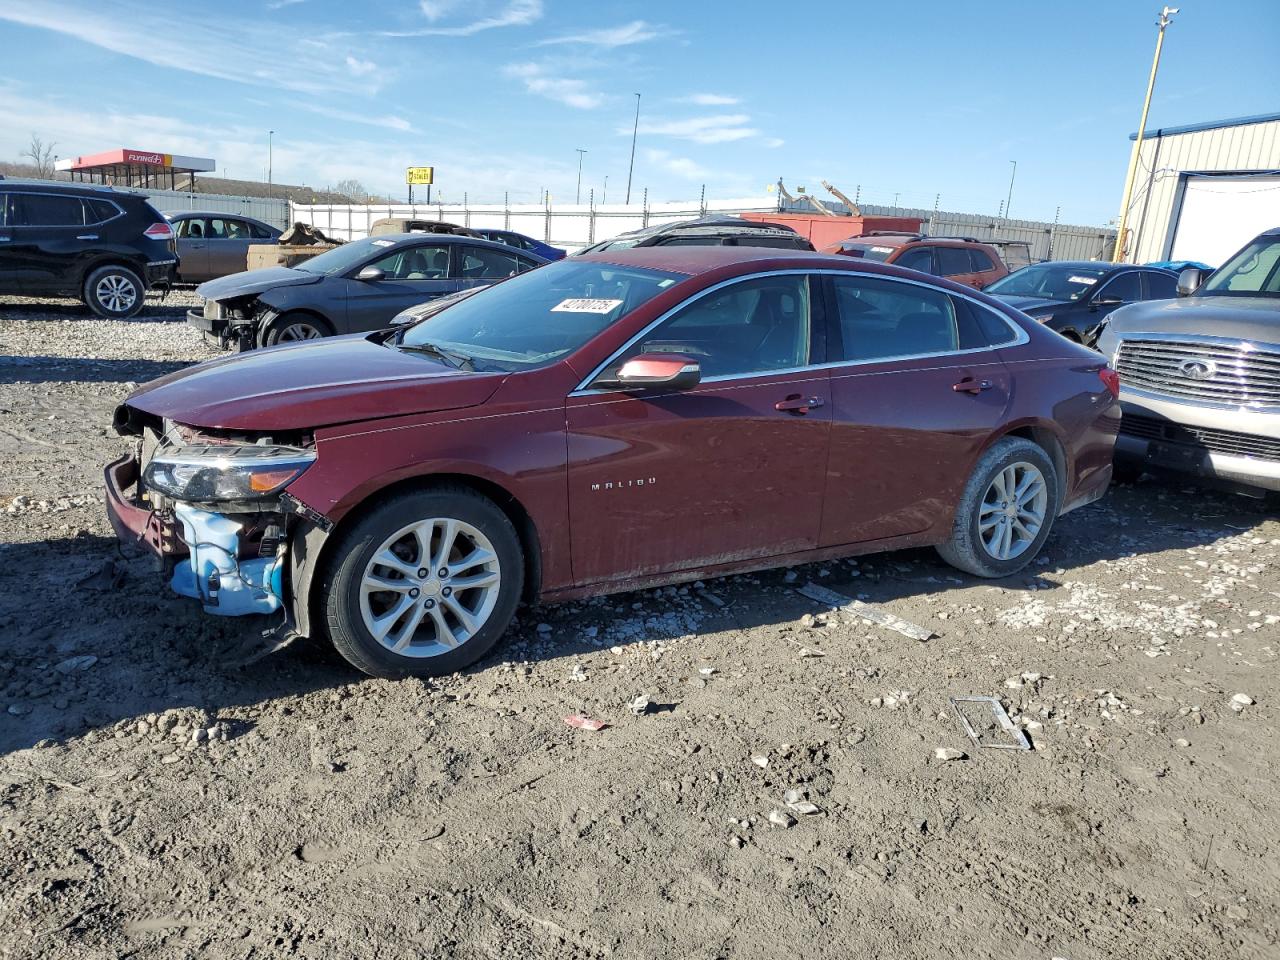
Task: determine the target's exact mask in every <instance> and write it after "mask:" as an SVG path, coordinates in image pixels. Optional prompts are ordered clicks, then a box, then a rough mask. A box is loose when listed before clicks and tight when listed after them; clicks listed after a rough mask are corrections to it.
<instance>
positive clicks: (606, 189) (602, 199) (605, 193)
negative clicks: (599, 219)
mask: <svg viewBox="0 0 1280 960" xmlns="http://www.w3.org/2000/svg"><path fill="white" fill-rule="evenodd" d="M608 202H609V175H608V174H607V173H606V174H605V175H604V190H603V191H602V192H601V194H600V205H601V206H604V205H605V204H606V203H608Z"/></svg>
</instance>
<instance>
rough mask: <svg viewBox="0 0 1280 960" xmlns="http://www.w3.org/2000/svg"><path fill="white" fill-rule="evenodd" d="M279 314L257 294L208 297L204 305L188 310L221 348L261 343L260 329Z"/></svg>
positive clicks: (191, 319) (238, 348) (193, 321)
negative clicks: (216, 298)
mask: <svg viewBox="0 0 1280 960" xmlns="http://www.w3.org/2000/svg"><path fill="white" fill-rule="evenodd" d="M279 315H280V314H279V311H278V310H277V309H276V308H275V307H272V306H270V305H268V304H266V303H264V302H263V301H262V300H261V299H259V297H258V295H257V294H249V295H246V296H240V297H233V298H231V299H228V300H213V299H209V300H206V301H205V302H204V306H203V307H201V308H199V309H193V310H189V311H187V322H188V323H189V324H191V325H192V326H193V327H195V328H196V329H197V330H199V331H200V332H201V333H203V334H204V335H205V338H206V339H207V340H209V342H211V343H214V344H216V345H217V346H218V347H219V348H220V349H222V350H235V351H245V350H253V349H255V348H257V347H260V346H262V344H261V343H260V339H261V331H263V330H265V329H266V328H267V326H268V325H269V324H270V323H271V321H272V320H274V319H275V318H276V317H277V316H279Z"/></svg>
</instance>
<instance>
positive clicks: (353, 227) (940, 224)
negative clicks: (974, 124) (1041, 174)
mask: <svg viewBox="0 0 1280 960" xmlns="http://www.w3.org/2000/svg"><path fill="white" fill-rule="evenodd" d="M824 204H825V205H826V206H827V207H828V208H829V209H832V210H835V211H837V212H843V211H845V210H846V209H847V208H845V207H844V205H843V204H839V203H826V201H824ZM786 209H787V210H788V211H789V212H814V211H813V208H812V207H810V206H809V205H808V204H807V203H803V202H797V203H788V204H787V205H786ZM862 211H863V213H865V214H868V215H874V216H903V217H919V218H920V220H921V221H922V222H923V223H924V228H923V229H924V232H926V233H929V234H930V235H933V236H968V237H974V238H976V239H978V240H993V239H994V240H1021V241H1025V242H1026V243H1027V244H1028V245H1029V246H1030V248H1031V257H1032V259H1033V260H1047V259H1049V258H1050V257H1052V258H1053V259H1056V260H1096V259H1100V258H1102V257H1105V256H1107V255H1108V253H1109V252H1110V249H1111V245H1112V243H1114V240H1115V231H1114V230H1109V229H1107V228H1105V227H1088V226H1079V225H1073V224H1060V223H1049V222H1045V221H1040V220H1005V219H1002V218H1000V217H993V216H989V215H986V214H975V213H955V212H951V211H936V212H935V211H933V210H924V209H907V208H902V207H881V206H876V205H874V204H871V205H865V206H863V207H862ZM776 212H779V210H778V203H777V201H776V200H775V199H774V198H772V197H745V198H736V199H729V200H706V201H704V200H686V201H675V202H667V203H648V202H647V201H642V202H640V203H634V204H631V205H625V204H608V205H599V206H596V205H592V204H568V205H564V206H552V205H546V206H544V205H542V204H516V205H514V206H506V205H503V204H447V203H444V204H437V203H433V204H430V205H427V204H413V205H411V204H407V203H402V204H369V205H362V204H293V214H292V218H293V219H294V220H301V221H303V222H304V223H309V224H311V225H312V226H315V227H318V228H320V229H321V230H322V231H324V232H325V233H326V234H328V235H329V236H331V237H334V238H335V239H340V240H355V239H359V238H360V237H363V236H366V235H367V234H368V230H369V224H371V223H372V222H373V221H374V220H377V219H379V218H381V217H399V218H402V219H421V220H446V221H449V222H451V223H458V224H462V225H463V226H470V227H473V228H474V227H490V228H494V229H506V230H514V231H516V232H517V233H523V234H525V235H527V236H530V237H536V238H538V239H539V240H544V241H546V242H548V243H552V244H555V245H556V246H561V247H567V248H569V249H576V248H579V247H583V246H586V245H588V244H591V243H597V242H599V241H601V240H607V239H609V238H610V237H616V236H617V235H618V234H620V233H626V232H627V231H629V230H638V229H640V228H641V227H647V226H651V225H653V224H658V223H667V222H670V221H674V220H688V219H690V218H692V217H699V216H706V215H712V214H728V215H736V214H741V213H776Z"/></svg>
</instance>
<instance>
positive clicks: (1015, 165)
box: [1004, 160, 1018, 220]
mask: <svg viewBox="0 0 1280 960" xmlns="http://www.w3.org/2000/svg"><path fill="white" fill-rule="evenodd" d="M1009 162H1010V163H1012V164H1013V173H1011V174H1009V196H1008V198H1007V199H1006V200H1005V202H1004V218H1005V219H1006V220H1008V219H1009V208H1010V207H1011V206H1013V178H1014V177H1016V176H1017V175H1018V161H1017V160H1010V161H1009Z"/></svg>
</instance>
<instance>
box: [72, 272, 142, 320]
mask: <svg viewBox="0 0 1280 960" xmlns="http://www.w3.org/2000/svg"><path fill="white" fill-rule="evenodd" d="M145 296H146V287H144V286H143V283H142V278H141V277H139V276H138V275H137V274H136V273H134V272H133V271H132V270H130V269H129V268H128V267H120V266H115V265H111V266H106V267H99V268H98V269H97V270H94V271H93V272H92V273H90V274H89V276H88V277H86V278H85V281H84V302H85V303H86V304H87V305H88V307H89V309H90V310H92V311H93V312H94V313H96V314H97V315H98V316H100V317H102V318H103V319H105V320H127V319H128V318H129V317H132V316H133V315H134V314H136V313H137V312H138V311H139V310H141V309H142V304H143V301H144V298H145Z"/></svg>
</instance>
